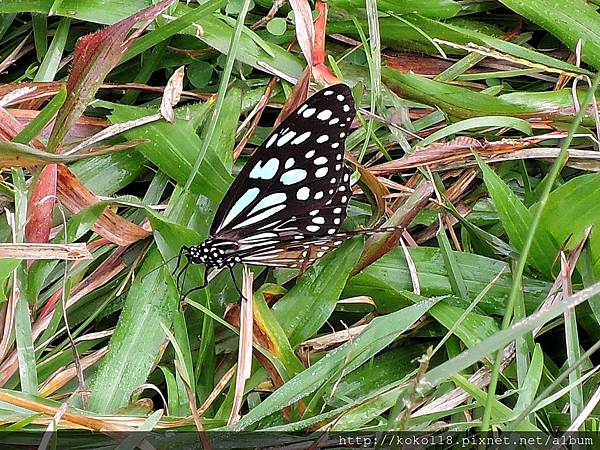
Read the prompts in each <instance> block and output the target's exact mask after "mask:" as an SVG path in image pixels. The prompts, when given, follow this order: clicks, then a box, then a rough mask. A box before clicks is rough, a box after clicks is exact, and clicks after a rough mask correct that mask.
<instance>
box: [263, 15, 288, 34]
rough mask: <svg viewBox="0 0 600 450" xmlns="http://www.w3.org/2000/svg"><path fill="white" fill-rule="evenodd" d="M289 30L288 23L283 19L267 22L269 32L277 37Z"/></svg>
mask: <svg viewBox="0 0 600 450" xmlns="http://www.w3.org/2000/svg"><path fill="white" fill-rule="evenodd" d="M286 30H287V23H286V21H285V19H282V18H281V17H275V18H274V19H271V20H269V21H268V22H267V31H268V32H269V33H271V34H273V35H275V36H281V35H283V34H284V33H285V32H286Z"/></svg>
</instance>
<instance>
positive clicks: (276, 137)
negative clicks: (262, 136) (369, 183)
mask: <svg viewBox="0 0 600 450" xmlns="http://www.w3.org/2000/svg"><path fill="white" fill-rule="evenodd" d="M355 114H356V110H355V106H354V101H353V98H352V94H351V91H350V89H349V88H348V86H346V85H344V84H338V85H334V86H330V87H328V88H325V89H323V90H321V91H319V92H317V93H316V94H315V95H313V96H312V97H310V98H309V99H308V100H307V101H306V102H305V103H303V104H302V105H301V106H300V107H299V108H298V109H297V110H296V111H294V112H293V113H292V114H290V115H289V116H288V117H287V118H286V119H285V120H284V121H283V122H282V123H281V125H280V126H279V127H278V128H277V129H276V130H274V131H273V132H272V133H271V135H270V136H269V137H268V138H267V139H266V140H265V142H264V143H263V144H262V145H261V146H260V147H259V148H258V149H257V150H256V151H255V152H254V154H253V155H252V156H251V157H250V159H249V160H248V162H247V163H246V164H245V166H244V167H243V169H242V170H241V171H240V173H239V175H238V176H237V177H236V179H235V181H234V182H233V184H232V185H231V187H230V188H229V190H228V191H227V193H226V194H225V197H224V199H223V201H222V202H221V204H220V206H219V208H218V209H217V212H216V215H215V219H214V221H213V224H212V226H211V236H213V237H215V238H218V239H223V240H228V241H233V242H237V243H239V244H240V245H242V247H247V248H248V249H249V250H250V249H251V248H256V249H258V247H259V245H258V244H260V247H264V246H265V245H270V244H272V243H275V242H279V241H281V240H293V239H295V240H298V239H304V238H305V237H306V236H307V235H309V236H312V235H327V234H332V233H335V231H336V230H337V228H338V227H339V223H336V222H338V220H336V219H339V222H340V223H341V220H343V218H344V217H345V211H346V202H347V200H348V198H349V197H350V192H349V190H350V186H349V173H348V169H347V168H345V166H344V163H343V154H344V142H345V139H346V136H347V134H348V133H349V129H350V124H351V123H352V119H353V118H354V115H355ZM342 199H343V200H344V201H343V202H342ZM340 208H341V209H340ZM314 211H318V212H316V213H315V212H314ZM335 211H338V212H337V213H336V212H335Z"/></svg>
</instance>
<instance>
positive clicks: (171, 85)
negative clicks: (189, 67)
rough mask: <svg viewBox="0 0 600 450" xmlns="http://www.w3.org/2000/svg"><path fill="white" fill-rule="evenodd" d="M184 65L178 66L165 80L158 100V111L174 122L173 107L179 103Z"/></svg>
mask: <svg viewBox="0 0 600 450" xmlns="http://www.w3.org/2000/svg"><path fill="white" fill-rule="evenodd" d="M184 76H185V66H181V67H179V68H178V69H177V70H176V71H175V72H173V75H171V78H169V80H168V81H167V85H166V87H165V91H164V93H163V97H162V101H161V102H160V113H161V115H162V116H163V117H164V118H165V120H167V121H168V122H171V123H173V122H175V112H174V111H173V107H174V106H175V105H176V104H177V103H179V99H180V98H181V91H183V77H184Z"/></svg>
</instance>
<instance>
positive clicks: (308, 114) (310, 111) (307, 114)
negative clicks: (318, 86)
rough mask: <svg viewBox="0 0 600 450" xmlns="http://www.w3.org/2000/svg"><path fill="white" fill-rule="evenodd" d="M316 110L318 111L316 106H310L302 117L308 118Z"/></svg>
mask: <svg viewBox="0 0 600 450" xmlns="http://www.w3.org/2000/svg"><path fill="white" fill-rule="evenodd" d="M315 112H317V109H316V108H308V109H307V110H305V111H304V112H303V113H302V117H306V118H307V119H308V118H309V117H310V116H312V115H313V114H314V113H315Z"/></svg>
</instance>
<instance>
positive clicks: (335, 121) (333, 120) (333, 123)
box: [329, 117, 340, 125]
mask: <svg viewBox="0 0 600 450" xmlns="http://www.w3.org/2000/svg"><path fill="white" fill-rule="evenodd" d="M339 121H340V119H338V118H337V117H334V118H333V119H331V120H330V121H329V125H335V124H336V123H338V122H339Z"/></svg>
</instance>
